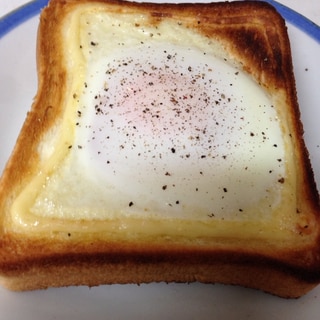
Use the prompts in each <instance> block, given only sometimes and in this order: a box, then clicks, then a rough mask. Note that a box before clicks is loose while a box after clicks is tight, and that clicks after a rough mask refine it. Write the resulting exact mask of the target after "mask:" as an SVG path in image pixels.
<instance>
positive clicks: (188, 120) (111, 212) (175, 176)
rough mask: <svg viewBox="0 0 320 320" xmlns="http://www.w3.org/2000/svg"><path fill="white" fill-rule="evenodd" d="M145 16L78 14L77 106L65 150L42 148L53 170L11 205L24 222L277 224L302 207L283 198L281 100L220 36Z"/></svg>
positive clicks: (62, 144)
mask: <svg viewBox="0 0 320 320" xmlns="http://www.w3.org/2000/svg"><path fill="white" fill-rule="evenodd" d="M143 21H144V18H143V17H140V16H138V15H137V16H133V17H132V16H130V18H128V17H126V16H112V15H111V16H110V15H108V14H107V13H104V12H100V13H97V12H94V13H92V14H91V13H90V12H79V14H78V15H77V16H76V18H73V20H72V21H70V22H68V23H69V25H68V27H66V31H65V32H66V34H67V33H68V34H74V35H75V36H74V37H73V40H74V41H71V43H70V44H69V46H70V47H69V52H70V57H69V60H68V63H69V67H70V68H71V69H72V70H74V72H78V73H75V74H77V76H76V77H73V80H72V92H70V97H69V100H68V101H69V103H70V107H69V108H68V111H67V112H66V114H65V120H64V124H63V128H64V129H63V130H61V131H62V135H61V136H59V138H56V141H55V147H54V148H49V150H48V149H46V148H45V147H44V145H45V144H43V145H42V146H41V148H40V151H39V152H40V153H41V154H42V155H43V157H44V158H46V159H47V161H46V165H45V166H44V168H43V171H42V172H41V174H39V176H38V177H36V178H35V179H34V180H33V181H32V182H31V183H30V186H29V187H28V188H27V189H26V190H25V191H24V192H23V193H22V195H21V196H20V197H19V198H18V200H16V203H15V204H14V206H13V212H12V213H13V218H14V219H15V221H17V222H18V224H20V225H28V224H33V225H37V224H38V222H39V221H40V220H41V219H42V221H43V219H52V218H54V219H57V218H59V219H62V220H63V219H65V220H73V221H74V220H90V221H92V220H99V221H105V220H111V219H120V220H121V219H130V218H132V219H151V220H152V219H154V220H157V221H159V220H170V219H178V220H179V221H191V220H197V221H200V222H206V223H207V225H206V228H207V227H208V224H209V226H210V223H213V225H214V221H218V220H220V221H221V220H224V221H240V222H245V221H251V222H252V221H255V222H257V221H262V220H265V221H268V220H270V219H273V218H274V217H273V215H274V214H275V213H277V212H279V211H280V210H281V206H283V205H285V206H287V207H288V206H289V207H290V206H293V205H294V203H293V202H294V201H291V200H292V199H290V197H289V198H288V197H287V195H286V200H284V199H283V195H284V193H283V192H284V191H283V190H284V187H283V186H284V184H287V186H288V184H289V185H290V184H292V185H293V183H292V181H291V182H290V179H289V177H288V170H289V167H288V161H287V159H286V154H288V153H286V152H285V150H286V148H289V147H290V146H289V145H288V143H286V141H285V138H284V132H283V125H282V124H281V123H280V120H279V118H278V114H277V111H276V108H275V103H276V102H275V101H274V100H273V99H272V98H271V97H270V96H269V95H268V94H267V92H266V91H265V90H264V89H263V88H262V87H260V86H259V85H258V84H257V83H256V82H255V81H254V79H252V78H251V76H250V75H248V74H246V73H245V72H244V71H243V70H242V69H241V67H240V66H238V65H236V64H235V63H233V62H232V60H231V59H230V58H229V57H227V56H223V55H222V54H221V50H220V51H218V50H217V46H216V45H215V44H214V43H212V40H210V39H207V38H205V37H202V36H201V35H199V34H196V33H194V32H193V31H191V30H189V29H186V28H185V27H184V26H183V24H178V23H175V22H170V21H167V22H166V23H161V24H159V25H157V26H150V25H148V24H144V23H143ZM48 139H49V138H48ZM31 190H32V191H31ZM289 193H290V192H289ZM30 195H31V196H30ZM290 202H292V203H293V204H290ZM26 206H27V207H28V210H27V212H26V210H25V209H24V208H25V207H26ZM31 217H32V218H31ZM27 221H28V222H27ZM122 226H123V224H122ZM127 227H128V226H126V228H127ZM242 227H243V226H242ZM206 230H207V229H206ZM206 232H209V233H210V232H214V231H208V230H207V231H206Z"/></svg>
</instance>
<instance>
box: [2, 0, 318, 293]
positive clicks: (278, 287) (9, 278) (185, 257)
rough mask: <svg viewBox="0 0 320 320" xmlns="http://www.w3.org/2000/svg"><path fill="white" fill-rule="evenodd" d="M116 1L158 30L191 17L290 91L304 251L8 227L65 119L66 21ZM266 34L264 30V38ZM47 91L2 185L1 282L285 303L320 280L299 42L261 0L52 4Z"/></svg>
mask: <svg viewBox="0 0 320 320" xmlns="http://www.w3.org/2000/svg"><path fill="white" fill-rule="evenodd" d="M91 2H92V3H106V4H107V5H108V6H109V8H110V10H114V11H116V12H128V11H129V12H131V11H141V12H146V13H148V14H149V16H150V23H151V24H157V23H159V22H160V21H162V20H164V19H176V20H179V19H183V21H184V23H186V24H187V25H188V27H189V28H193V29H194V30H197V32H199V33H202V34H203V35H205V36H207V37H209V38H213V39H214V40H217V41H219V42H220V43H221V44H222V45H223V46H224V47H225V49H226V50H227V51H228V52H229V53H230V54H231V55H232V56H234V58H235V59H236V60H237V61H239V62H240V63H241V64H242V65H243V67H244V69H245V70H246V71H248V72H249V73H250V74H252V75H253V77H254V78H255V79H256V80H257V82H259V83H260V84H261V85H262V86H264V87H265V88H267V90H269V91H270V92H275V91H276V90H279V89H280V88H281V89H285V90H286V92H287V99H288V101H287V104H288V105H289V106H290V111H289V112H288V119H289V123H290V127H291V128H293V130H292V140H293V141H294V143H295V144H296V148H295V150H296V154H295V155H294V157H295V158H296V161H297V163H299V164H303V167H302V168H301V170H299V175H298V176H297V188H298V190H299V195H298V199H297V203H298V205H299V206H298V208H297V210H300V211H301V212H303V213H304V214H305V215H306V217H307V219H308V226H309V228H308V229H307V228H305V229H304V228H302V229H301V234H305V235H308V233H310V234H311V236H310V241H309V242H307V243H306V244H304V245H303V246H297V248H296V249H295V248H291V247H290V248H287V247H286V246H285V245H284V247H283V250H279V249H278V248H277V250H274V248H273V247H272V245H269V246H268V245H266V244H264V245H266V247H265V248H264V251H263V252H262V251H259V250H257V248H251V249H248V248H245V249H240V248H239V246H235V247H234V248H233V249H232V248H231V249H230V248H229V247H228V248H227V249H226V248H225V247H224V246H223V241H222V240H221V241H220V242H219V241H217V244H216V245H214V246H212V245H207V246H197V245H193V244H190V243H179V242H177V243H171V244H170V245H169V246H168V243H166V242H160V243H153V242H152V241H151V242H150V243H144V242H142V243H140V242H138V241H137V242H135V243H131V242H129V241H128V242H126V241H122V242H121V243H119V242H107V241H105V240H101V239H96V238H95V236H94V235H92V236H90V237H88V236H86V237H85V238H82V237H81V235H78V236H75V237H67V238H65V237H61V236H59V235H56V234H51V235H48V236H43V235H41V236H39V237H34V236H32V237H26V236H25V235H23V236H22V235H20V234H16V233H14V232H13V231H12V230H10V228H6V226H5V224H4V220H5V219H8V216H9V212H10V207H11V204H12V202H13V199H14V198H15V197H16V196H17V195H18V194H19V193H20V191H21V190H22V189H23V188H24V187H25V185H26V184H27V183H28V181H29V179H30V177H32V175H33V174H35V172H36V171H37V167H38V164H39V162H40V159H39V156H38V151H37V147H38V145H39V143H40V141H41V139H42V137H43V136H44V135H45V133H46V132H47V131H48V130H49V129H50V128H51V127H52V126H53V125H55V124H56V123H59V120H60V119H61V117H62V115H63V111H64V110H63V104H61V101H63V99H64V94H65V92H64V91H63V90H61V88H63V87H64V86H65V82H66V81H67V80H66V78H67V76H66V75H67V68H66V66H65V64H64V58H63V43H62V42H61V41H60V39H59V28H61V21H62V20H63V19H64V17H65V16H66V15H67V14H68V12H71V11H72V10H73V8H74V7H75V6H77V5H81V4H82V3H91ZM262 29H263V31H262ZM37 51H38V52H37V64H38V79H39V86H38V94H37V96H36V99H35V101H34V104H33V107H32V110H31V111H30V112H29V114H28V116H27V119H26V121H25V124H24V126H23V129H22V131H21V134H20V136H19V139H18V141H17V144H16V146H15V149H14V151H13V154H12V157H11V158H10V160H9V162H8V164H7V167H6V169H5V171H4V174H3V177H2V179H1V181H0V209H1V216H0V219H1V220H0V223H1V231H0V234H1V238H0V280H1V282H2V283H3V285H5V286H6V287H8V288H10V289H12V290H32V289H38V288H47V287H58V286H67V285H89V286H95V285H99V284H111V283H148V282H159V281H166V282H173V281H174V282H192V281H200V282H204V283H215V282H221V283H226V284H236V285H243V286H246V287H252V288H256V289H261V290H264V291H267V292H270V293H273V294H276V295H279V296H282V297H299V296H301V295H302V294H304V293H306V292H307V291H309V290H310V289H312V288H313V287H314V286H316V285H317V284H318V283H319V281H320V246H319V243H320V232H319V226H320V221H319V219H320V214H319V195H318V192H317V191H316V185H315V182H314V178H313V172H312V168H311V165H310V161H309V156H308V152H307V149H306V147H305V144H304V141H303V138H302V136H303V127H302V124H301V122H300V114H299V108H298V103H297V98H296V91H295V90H296V89H295V82H294V76H293V67H292V59H291V53H290V44H289V41H288V36H287V33H286V28H285V25H284V21H283V19H282V18H281V17H280V16H279V15H278V14H277V13H276V11H275V10H274V9H273V8H272V7H271V6H269V5H267V4H265V3H260V2H258V3H257V2H235V3H213V4H206V5H203V4H179V5H177V4H161V5H159V4H150V3H143V4H138V3H131V2H125V3H123V2H121V1H104V0H96V1H94V0H83V1H76V0H66V1H61V0H52V1H51V2H50V4H49V6H48V7H47V8H46V9H45V10H44V11H43V12H42V15H41V21H40V26H39V34H38V48H37Z"/></svg>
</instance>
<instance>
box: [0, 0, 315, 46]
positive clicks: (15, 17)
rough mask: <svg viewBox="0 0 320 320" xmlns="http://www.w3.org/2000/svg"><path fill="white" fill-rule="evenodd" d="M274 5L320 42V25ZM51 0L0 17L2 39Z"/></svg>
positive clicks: (288, 19)
mask: <svg viewBox="0 0 320 320" xmlns="http://www.w3.org/2000/svg"><path fill="white" fill-rule="evenodd" d="M263 1H264V2H267V3H269V4H271V5H272V6H274V7H275V8H276V10H277V11H278V12H279V13H280V14H281V15H282V17H283V18H284V19H285V20H286V21H287V22H289V23H290V24H292V25H294V26H296V27H297V28H298V29H300V30H302V31H303V32H304V33H306V34H307V35H308V36H310V37H311V38H313V39H314V40H316V41H317V42H318V43H320V26H318V25H317V24H315V23H314V22H313V21H311V20H310V19H308V18H307V17H305V16H303V15H302V14H300V13H298V12H296V11H295V10H293V9H291V8H289V7H287V6H285V5H283V4H281V3H279V2H277V1H274V0H263ZM48 2H49V0H33V1H30V2H27V3H26V4H24V5H22V6H20V7H18V8H16V9H15V10H13V11H11V12H9V13H8V14H6V15H4V16H3V17H2V18H0V39H1V38H2V37H3V36H5V35H6V34H8V33H9V32H10V31H11V30H13V29H15V28H16V27H18V26H19V25H20V24H22V23H24V22H25V21H27V20H29V19H30V18H32V17H34V16H36V15H37V14H39V13H40V12H41V10H42V8H43V7H45V6H46V5H47V4H48Z"/></svg>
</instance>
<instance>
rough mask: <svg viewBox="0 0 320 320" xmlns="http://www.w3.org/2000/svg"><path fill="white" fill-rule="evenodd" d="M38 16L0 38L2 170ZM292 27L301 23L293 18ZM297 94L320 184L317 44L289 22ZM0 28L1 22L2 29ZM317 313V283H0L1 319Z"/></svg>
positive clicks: (27, 98) (31, 77)
mask: <svg viewBox="0 0 320 320" xmlns="http://www.w3.org/2000/svg"><path fill="white" fill-rule="evenodd" d="M37 24H38V16H36V17H34V18H32V19H29V20H27V21H26V22H24V23H23V24H21V25H19V26H16V25H14V26H13V30H11V32H9V33H7V34H6V35H4V36H3V37H2V38H0V63H1V68H0V115H1V116H0V136H1V149H0V150H1V151H0V172H1V171H2V169H3V167H4V165H5V162H6V160H7V158H8V157H9V155H10V153H11V150H12V148H13V146H14V143H15V139H16V137H17V134H18V133H19V130H20V128H21V125H22V123H23V121H24V118H25V115H26V112H27V111H28V109H29V108H30V105H31V102H32V98H33V96H34V94H35V92H36V67H35V40H36V29H37ZM297 25H298V27H301V26H299V23H298V24H297ZM288 28H289V36H290V39H291V44H292V55H293V60H294V67H295V75H296V81H297V91H298V98H299V101H300V109H301V114H302V120H303V123H304V127H305V140H306V143H307V146H308V149H309V151H310V156H311V161H312V164H313V167H314V171H315V176H316V180H317V184H318V186H320V165H319V163H320V132H319V131H320V129H319V128H320V126H319V124H318V121H319V119H320V109H319V108H318V102H319V101H320V90H319V88H318V87H319V85H318V79H320V69H319V66H318V60H319V57H320V45H319V43H317V41H316V40H314V39H312V38H311V37H310V36H309V35H308V34H306V33H304V32H302V31H301V30H299V29H298V28H297V27H293V26H292V25H291V24H288ZM0 33H1V29H0ZM319 315H320V286H318V287H317V288H316V289H314V290H313V291H311V292H310V293H309V294H307V295H306V296H304V297H302V298H300V299H298V300H284V299H280V298H277V297H273V296H271V295H268V294H265V293H262V292H258V291H255V290H250V289H244V288H240V287H232V286H223V285H203V284H199V283H194V284H164V283H161V284H148V285H141V286H137V285H112V286H100V287H97V288H91V289H89V288H87V287H70V288H58V289H48V290H45V291H34V292H25V293H13V292H10V291H7V290H5V289H2V288H0V318H1V319H6V320H10V319H24V320H38V319H67V320H72V319H77V320H81V319H88V318H92V319H124V318H130V319H228V320H233V319H257V320H263V319H290V320H294V319H304V320H309V319H310V320H311V319H312V320H314V319H317V318H319Z"/></svg>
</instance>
